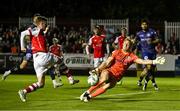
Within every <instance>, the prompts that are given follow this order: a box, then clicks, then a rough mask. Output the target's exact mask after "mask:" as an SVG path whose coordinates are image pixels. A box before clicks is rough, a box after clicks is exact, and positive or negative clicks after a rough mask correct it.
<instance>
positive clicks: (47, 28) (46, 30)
mask: <svg viewBox="0 0 180 111" xmlns="http://www.w3.org/2000/svg"><path fill="white" fill-rule="evenodd" d="M49 27H50V25H48V26H47V27H46V29H45V31H43V33H44V34H46V33H47V32H48V30H49Z"/></svg>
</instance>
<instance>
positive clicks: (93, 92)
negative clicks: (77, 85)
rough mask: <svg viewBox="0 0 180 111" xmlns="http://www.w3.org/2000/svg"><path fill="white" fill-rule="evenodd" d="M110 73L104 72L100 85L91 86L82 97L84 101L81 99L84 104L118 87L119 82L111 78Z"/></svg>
mask: <svg viewBox="0 0 180 111" xmlns="http://www.w3.org/2000/svg"><path fill="white" fill-rule="evenodd" d="M109 73H110V72H109V71H107V70H104V71H103V72H102V73H101V76H100V79H99V82H98V84H96V85H95V86H91V87H90V88H89V89H88V90H87V91H86V92H85V93H83V94H82V95H81V97H82V96H83V99H81V98H80V99H81V100H83V101H84V102H88V101H89V100H90V99H91V98H94V97H96V96H98V95H101V94H103V93H105V92H106V90H107V89H109V88H113V87H114V86H115V85H116V82H117V80H116V79H115V78H114V77H111V76H110V74H109Z"/></svg>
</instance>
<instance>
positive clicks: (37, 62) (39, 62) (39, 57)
mask: <svg viewBox="0 0 180 111" xmlns="http://www.w3.org/2000/svg"><path fill="white" fill-rule="evenodd" d="M59 60H60V58H59V57H58V56H55V55H54V54H51V53H45V52H37V53H35V54H33V61H34V70H35V72H36V75H37V77H38V76H42V75H43V74H45V73H46V71H47V70H48V69H49V68H50V67H51V66H53V65H54V64H56V63H57V62H58V61H59Z"/></svg>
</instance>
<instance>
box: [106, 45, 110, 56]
mask: <svg viewBox="0 0 180 111" xmlns="http://www.w3.org/2000/svg"><path fill="white" fill-rule="evenodd" d="M106 51H107V54H108V55H109V54H110V46H109V43H106Z"/></svg>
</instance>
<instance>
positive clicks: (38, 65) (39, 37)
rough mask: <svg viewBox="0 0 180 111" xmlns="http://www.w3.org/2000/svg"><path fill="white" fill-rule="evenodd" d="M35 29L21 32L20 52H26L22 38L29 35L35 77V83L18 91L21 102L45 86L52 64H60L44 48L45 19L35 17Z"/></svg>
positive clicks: (45, 47)
mask: <svg viewBox="0 0 180 111" xmlns="http://www.w3.org/2000/svg"><path fill="white" fill-rule="evenodd" d="M35 23H36V25H37V27H35V28H34V29H33V30H30V29H28V30H25V31H23V32H21V42H20V43H21V50H22V51H24V50H26V48H25V44H24V37H25V36H26V35H30V37H31V43H32V54H33V61H34V62H33V63H34V69H35V72H36V76H37V82H35V83H33V84H31V85H29V86H28V87H26V88H25V89H23V90H19V91H18V94H19V97H20V99H21V100H22V101H23V102H26V95H27V94H28V93H31V92H33V91H35V90H37V89H39V88H43V87H44V85H45V74H46V72H47V70H48V69H49V68H50V67H52V66H54V64H57V63H61V62H62V61H61V58H59V57H58V56H56V55H54V54H52V53H48V51H47V46H46V38H45V36H44V32H43V31H45V29H46V26H47V25H46V23H47V18H45V17H43V16H39V17H37V19H36V21H35Z"/></svg>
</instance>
